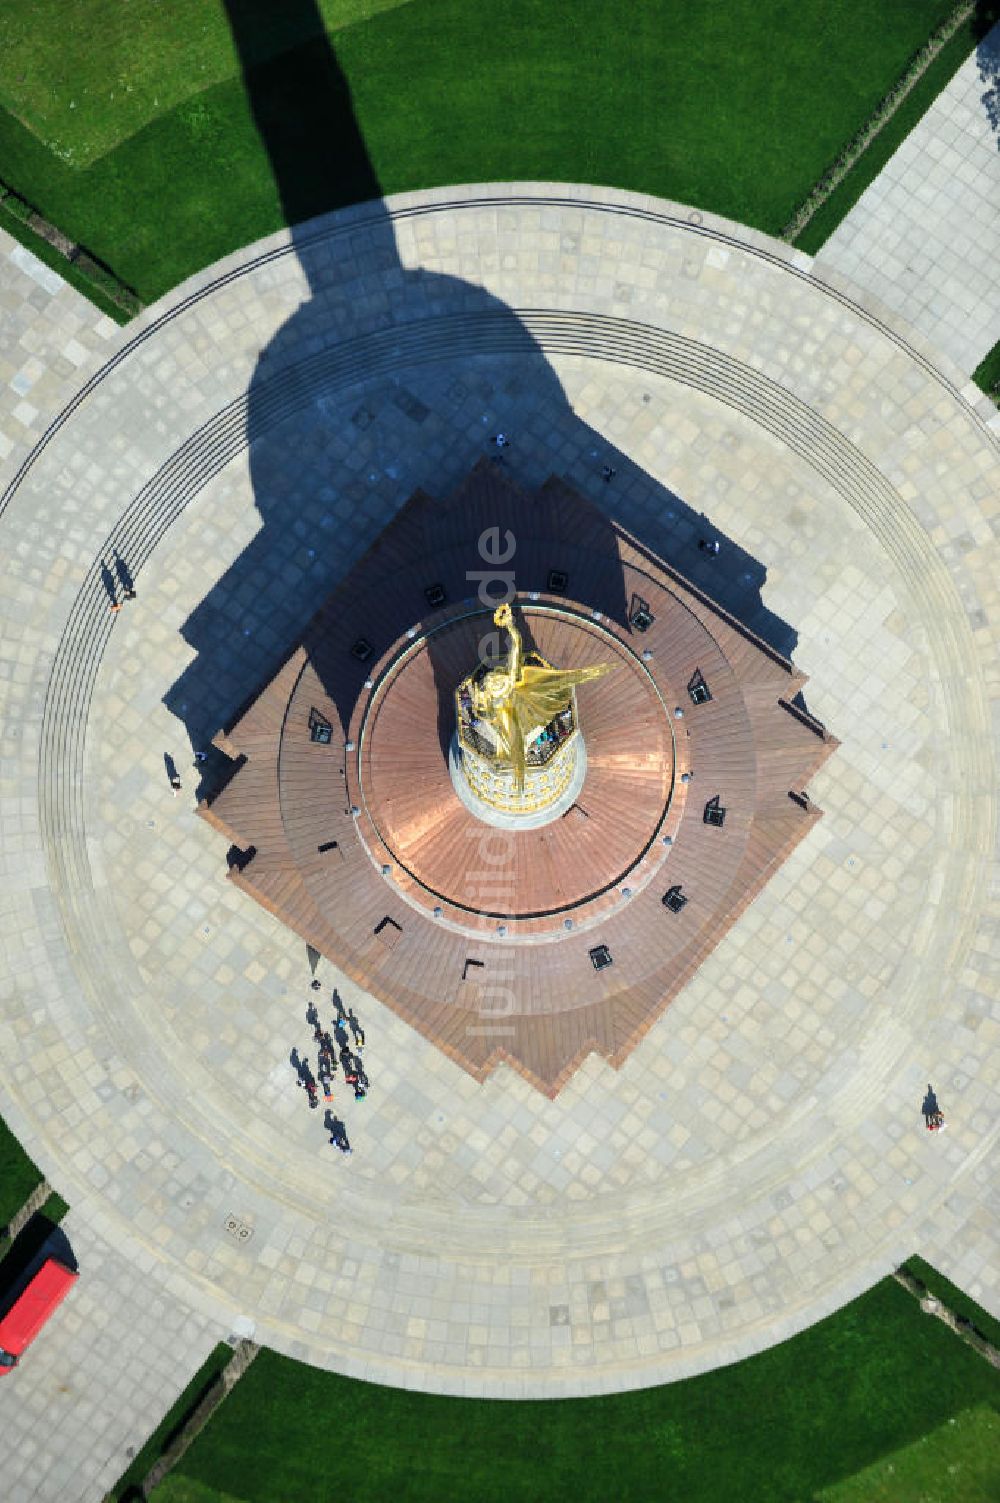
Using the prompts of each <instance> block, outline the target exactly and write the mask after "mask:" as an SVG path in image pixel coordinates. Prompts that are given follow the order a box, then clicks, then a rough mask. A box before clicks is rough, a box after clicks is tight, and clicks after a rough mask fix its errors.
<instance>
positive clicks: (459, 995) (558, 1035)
mask: <svg viewBox="0 0 1000 1503" xmlns="http://www.w3.org/2000/svg"><path fill="white" fill-rule="evenodd" d="M494 528H496V529H498V531H497V533H496V535H495V540H494V535H493V534H492V532H491V529H494ZM484 534H487V535H488V537H487V543H486V545H485V547H484V544H483V537H484ZM508 534H509V535H510V538H512V539H513V555H512V558H511V560H510V565H509V566H510V568H511V569H512V570H513V573H514V581H515V586H516V589H517V591H518V606H519V613H520V616H519V619H520V620H521V621H522V622H523V630H524V634H525V639H526V643H527V645H528V646H529V647H531V648H534V649H535V650H537V651H539V652H541V653H542V655H543V656H544V657H545V658H546V659H547V660H549V661H550V662H553V663H556V664H557V665H558V666H560V667H564V668H577V667H582V666H587V665H590V664H594V663H602V662H613V663H614V669H613V671H612V672H610V673H609V674H607V675H606V676H605V677H604V678H602V679H600V680H597V681H594V682H592V683H588V684H585V685H582V686H580V688H579V690H578V693H577V710H578V716H579V724H580V727H581V734H582V737H583V740H584V743H585V746H586V755H587V771H586V777H585V780H584V782H583V785H582V787H581V788H580V790H579V792H578V793H577V795H576V798H575V801H573V802H572V804H571V807H570V808H568V809H566V810H565V812H563V813H562V814H561V815H559V817H557V818H555V819H553V820H552V821H551V822H550V823H548V824H544V825H542V826H540V827H538V828H534V829H525V828H518V829H499V828H493V827H491V826H490V825H488V824H485V823H483V822H482V821H481V820H479V819H478V818H477V817H476V816H475V815H474V814H473V813H472V811H471V809H470V808H469V807H467V805H466V804H465V803H464V802H463V801H462V800H461V799H460V798H459V796H458V794H457V792H456V790H455V786H454V784H453V782H452V777H451V774H450V771H449V765H448V754H449V742H450V738H451V734H452V731H453V729H454V692H455V688H456V685H457V684H458V682H459V681H460V680H461V679H462V678H463V677H464V676H465V675H467V674H468V673H469V671H470V670H471V668H472V667H474V665H475V662H476V659H477V655H478V648H479V643H480V640H481V639H482V638H483V637H484V634H486V633H488V632H491V631H492V630H493V628H492V621H491V615H492V604H490V605H486V604H485V603H484V602H483V601H482V600H480V599H478V598H477V589H478V584H479V573H480V572H486V573H489V572H490V569H491V567H492V566H491V563H490V557H491V552H490V550H491V548H495V547H499V548H500V549H504V548H505V547H507V546H508ZM484 555H485V556H484ZM498 567H500V568H505V567H507V564H506V563H505V564H504V565H503V566H498ZM477 571H478V572H477ZM552 571H557V572H556V573H554V574H553V573H552ZM560 574H561V575H562V576H563V577H560ZM433 586H437V587H439V588H438V593H437V594H435V595H434V596H433V602H434V603H431V601H429V600H428V597H427V595H426V593H425V592H426V591H428V590H430V589H431V587H433ZM442 592H443V594H444V600H443V601H442V600H441V598H440V596H441V593H442ZM496 593H497V591H496V587H494V591H493V594H494V597H495V595H496ZM637 596H641V597H642V598H643V599H644V600H645V601H646V602H647V604H648V605H649V607H650V610H651V613H652V615H653V616H654V618H655V619H654V621H653V622H652V624H650V625H649V628H648V630H647V631H645V632H640V631H639V630H638V629H636V628H635V627H633V625H632V624H631V622H630V620H629V611H630V602H632V601H633V600H634V599H635V598H636V597H637ZM696 672H700V674H701V675H702V677H703V679H704V681H705V683H706V684H707V686H708V689H709V691H710V694H711V698H710V699H709V700H708V701H707V702H704V703H695V702H694V700H693V698H692V695H691V693H690V690H689V685H690V683H691V681H692V676H693V675H694V674H695V673H696ZM802 683H804V677H803V675H801V674H800V673H799V672H798V671H797V670H795V669H794V668H793V667H792V665H791V664H790V663H788V662H787V661H786V660H785V659H783V658H781V657H780V655H779V654H777V653H775V652H774V651H773V649H771V648H769V647H767V646H766V645H765V644H764V643H762V642H760V641H759V640H758V639H757V638H756V637H755V636H754V635H753V633H752V632H749V631H747V630H746V628H744V627H743V626H742V625H741V624H740V623H739V622H737V621H735V620H734V619H733V618H732V617H731V616H729V615H727V613H726V612H724V611H721V610H719V608H718V607H716V606H714V605H713V603H712V602H711V601H710V600H709V599H708V598H707V596H705V594H704V593H703V592H701V591H699V590H697V589H695V588H694V587H693V586H691V585H690V584H689V583H688V582H687V581H685V580H683V579H682V578H681V577H680V576H679V575H677V573H676V572H675V571H673V570H671V569H670V568H668V567H667V566H666V565H665V564H663V563H662V562H661V561H660V560H658V559H656V558H655V556H654V555H652V554H651V553H649V551H648V550H647V549H645V548H644V547H643V546H642V544H641V543H640V542H639V541H638V540H636V539H634V538H632V537H631V536H629V535H628V534H626V533H625V532H624V531H623V530H622V529H620V528H618V527H617V526H616V525H615V524H613V523H612V522H610V521H608V519H607V518H605V517H604V516H603V515H602V513H600V512H599V511H598V510H597V509H596V508H595V507H592V506H590V505H589V504H588V503H587V502H585V501H583V499H582V498H581V497H580V496H578V495H577V494H576V493H575V492H574V491H573V490H572V489H571V488H570V487H569V486H568V485H567V484H566V483H565V482H564V481H562V480H557V479H554V478H553V479H550V480H549V481H548V482H546V484H545V485H544V486H543V487H542V489H541V491H539V492H538V493H537V495H534V496H532V495H529V494H528V493H526V492H524V491H522V490H521V489H520V488H519V487H518V486H517V485H516V483H515V482H514V481H513V479H512V478H511V476H510V473H509V471H508V470H507V468H506V467H505V466H502V465H498V464H490V463H488V462H486V461H484V462H483V463H481V464H480V465H479V466H477V467H476V469H475V470H474V471H473V472H472V474H471V475H470V476H469V477H468V478H467V479H466V480H465V481H464V482H463V484H462V485H461V486H460V487H459V488H458V490H457V491H456V493H455V494H454V495H453V496H452V497H450V498H448V499H447V500H446V501H443V502H441V501H435V500H433V499H431V498H430V497H428V496H426V495H425V494H423V493H418V494H417V495H415V496H414V497H412V498H411V500H410V501H409V502H408V503H407V505H406V506H405V507H404V508H403V509H402V511H401V512H400V513H399V515H398V516H397V517H396V519H395V520H394V521H393V522H392V523H391V524H390V525H389V527H388V528H387V529H386V530H385V532H384V533H383V534H382V536H381V538H380V539H379V540H378V541H377V543H376V544H374V545H373V547H372V548H371V549H370V550H369V552H368V553H367V554H366V555H365V556H364V558H362V559H361V560H360V562H359V563H358V564H357V565H355V567H354V568H353V569H352V570H351V571H350V573H349V574H348V576H347V578H346V579H345V580H344V581H343V583H342V584H341V585H340V586H339V587H338V589H337V590H336V591H335V592H334V593H333V595H332V596H331V597H330V599H329V600H328V601H327V602H325V604H324V605H323V606H322V607H321V609H320V610H319V611H318V612H317V614H316V616H315V617H314V618H313V621H312V622H311V623H310V626H309V628H308V629H307V631H306V633H305V636H304V640H303V643H302V645H301V646H300V647H299V648H298V649H297V650H296V651H295V652H294V653H293V654H292V655H291V657H290V658H289V659H288V660H287V662H286V663H285V664H284V665H283V667H282V668H281V669H280V670H279V672H278V673H277V674H276V675H275V677H274V678H272V679H271V681H270V683H269V684H268V685H267V686H266V687H265V688H264V689H263V690H262V691H261V693H260V694H259V695H258V696H257V698H256V699H255V700H254V702H253V703H252V704H251V705H250V707H249V708H248V710H247V711H246V712H245V714H244V715H243V717H242V718H241V719H240V721H239V722H238V723H237V724H236V725H235V726H233V727H232V728H231V729H230V731H229V732H228V734H227V735H226V736H225V737H220V738H218V739H219V740H220V741H222V742H223V744H224V746H225V749H226V750H227V751H228V752H230V753H233V754H237V753H238V754H241V755H243V756H244V757H245V758H246V759H247V760H246V763H245V765H243V766H241V767H240V768H239V770H238V771H237V773H236V775H235V776H234V777H233V779H232V780H231V782H230V784H229V785H228V786H227V788H226V789H225V790H224V791H223V792H222V793H221V794H220V795H219V796H218V798H217V799H216V800H215V801H214V802H213V804H212V805H211V806H210V807H208V808H206V809H205V810H204V811H203V812H204V813H205V815H206V817H207V818H208V819H209V820H210V821H211V822H212V823H213V824H215V825H216V827H217V828H220V829H221V830H223V831H224V833H226V834H227V835H229V836H230V838H231V839H233V840H234V841H235V842H236V843H237V844H238V845H242V846H243V847H244V849H248V848H249V847H251V846H253V847H254V848H255V851H256V854H254V856H253V858H252V859H251V860H250V861H249V862H248V863H246V864H245V865H244V867H243V869H242V870H236V871H234V872H233V873H232V876H233V880H234V881H235V882H236V883H237V884H238V885H239V886H241V887H243V888H245V889H246V890H247V892H249V893H251V894H252V895H253V896H254V897H255V898H256V899H257V900H258V901H259V902H261V903H262V904H263V905H264V906H265V907H267V908H268V909H269V911H271V912H272V913H275V914H276V915H277V916H278V917H280V918H282V919H283V920H284V921H285V922H287V923H288V924H289V925H290V926H291V927H293V928H294V929H295V930H296V931H297V932H298V933H300V934H301V935H303V937H304V938H306V939H307V940H308V942H309V943H310V944H313V945H314V946H315V947H316V948H317V949H319V950H320V951H321V952H322V953H326V954H328V955H329V956H330V958H331V959H332V960H334V961H335V962H336V963H337V964H338V965H340V966H341V967H342V968H343V969H344V970H345V971H346V972H348V973H349V974H350V975H351V976H353V977H354V978H355V979H356V980H357V981H358V982H360V983H361V984H362V985H364V986H366V987H368V988H369V989H371V990H372V991H374V992H375V993H376V994H377V995H379V996H380V997H382V998H383V1000H385V1001H386V1002H387V1003H388V1004H389V1005H390V1006H391V1007H393V1008H395V1010H396V1011H397V1012H399V1014H400V1015H401V1016H402V1017H404V1018H406V1019H407V1020H408V1021H409V1022H410V1023H411V1024H412V1025H413V1026H414V1027H416V1028H418V1029H419V1030H420V1031H421V1032H422V1033H424V1034H425V1035H426V1036H427V1037H428V1038H431V1039H433V1040H434V1041H435V1042H436V1043H437V1044H438V1045H439V1047H441V1048H442V1049H443V1050H444V1051H445V1052H446V1053H447V1054H448V1055H449V1057H451V1058H452V1059H454V1060H455V1061H456V1062H457V1063H459V1064H461V1065H462V1066H464V1068H466V1069H467V1070H469V1071H470V1072H471V1073H472V1074H473V1075H474V1076H475V1077H476V1078H477V1079H483V1078H485V1076H486V1075H487V1074H488V1073H489V1072H490V1071H491V1070H492V1069H494V1068H495V1067H496V1065H497V1063H498V1062H500V1061H501V1060H503V1061H506V1062H509V1063H510V1064H512V1065H513V1066H514V1067H515V1068H516V1069H518V1070H519V1071H521V1073H522V1074H523V1075H524V1076H525V1078H526V1079H528V1080H530V1081H531V1082H532V1084H534V1085H535V1086H537V1087H538V1088H539V1089H540V1090H543V1091H545V1092H547V1093H548V1094H550V1095H554V1094H555V1093H556V1092H557V1091H558V1090H559V1089H560V1087H561V1086H562V1085H563V1084H564V1083H565V1081H566V1080H567V1079H568V1078H569V1075H570V1074H571V1073H572V1072H573V1070H574V1069H575V1068H576V1067H577V1066H578V1064H579V1063H580V1061H581V1059H582V1058H583V1057H584V1056H585V1055H586V1054H587V1053H588V1052H590V1051H591V1050H594V1049H596V1050H598V1051H600V1052H601V1053H602V1054H604V1055H605V1056H606V1057H607V1058H608V1059H609V1060H610V1061H611V1063H612V1064H614V1065H616V1066H618V1065H620V1064H621V1063H622V1061H623V1060H624V1058H625V1057H626V1056H627V1054H628V1052H629V1050H630V1049H632V1048H634V1047H635V1045H636V1043H637V1042H638V1041H639V1040H640V1039H641V1038H642V1037H643V1036H644V1035H645V1033H646V1032H647V1031H648V1029H649V1027H650V1026H651V1024H652V1022H653V1021H654V1020H655V1018H656V1017H658V1016H659V1014H660V1013H661V1012H662V1010H663V1008H664V1007H665V1006H666V1005H667V1003H668V1002H669V1001H670V999H671V998H672V997H673V996H675V995H676V994H677V992H678V991H679V990H680V989H681V987H682V986H683V985H684V984H685V982H686V981H687V980H688V979H689V977H690V976H691V975H692V974H693V972H694V970H696V969H697V966H698V965H699V964H700V963H701V960H702V959H703V958H704V956H705V955H706V954H707V953H708V952H709V950H711V949H712V948H713V947H714V945H716V944H717V943H718V942H719V939H720V938H721V937H722V935H723V934H724V933H725V932H726V930H727V928H728V927H729V926H730V925H731V924H732V923H733V922H734V921H735V919H736V917H737V916H738V915H739V913H740V912H742V910H743V908H745V907H746V905H747V904H748V903H749V902H750V901H752V899H753V897H754V896H755V895H756V893H757V892H758V891H759V890H760V886H761V885H762V883H763V882H764V881H766V879H767V876H768V875H769V873H770V872H771V871H772V870H773V869H774V868H775V866H776V865H777V864H778V863H779V862H780V861H781V860H782V859H784V857H785V856H786V855H787V853H788V852H789V851H790V850H791V849H792V848H793V846H794V845H795V844H796V843H797V841H798V840H800V839H801V838H802V837H803V835H804V834H805V833H806V832H807V830H808V829H809V828H810V827H811V825H812V823H813V822H814V821H815V819H816V818H818V816H819V811H818V810H816V809H815V807H814V806H813V805H811V804H810V803H809V802H808V800H804V799H802V798H801V797H799V795H800V794H801V791H802V789H803V787H804V786H805V784H806V782H807V780H808V777H809V775H810V774H811V772H813V771H814V770H815V769H816V768H817V767H818V766H819V765H820V763H821V762H822V761H823V760H824V758H825V757H826V756H828V755H829V754H830V752H831V750H832V749H833V747H834V746H835V745H836V743H835V742H834V740H833V738H831V737H829V736H827V734H826V733H825V731H824V730H823V728H822V727H821V726H818V725H817V723H816V722H814V721H812V720H811V719H810V718H809V717H808V715H805V714H803V713H800V712H799V711H798V709H797V708H795V707H792V706H790V704H789V702H790V700H791V698H792V697H793V696H794V695H795V694H796V693H797V692H798V689H799V688H800V687H801V685H802ZM781 701H785V704H784V705H782V704H781V703H780V702H781ZM316 716H319V717H320V718H321V719H323V720H325V722H326V723H327V724H328V725H329V727H330V738H329V741H328V742H325V743H324V741H323V739H322V738H320V739H319V740H316V739H313V735H312V732H311V730H310V721H311V720H314V719H315V717H316ZM791 795H794V796H791ZM713 800H717V804H712V805H711V806H710V808H709V809H708V811H707V812H708V814H709V815H712V816H713V817H717V816H718V812H719V810H721V811H722V820H723V823H722V824H721V826H719V825H718V824H713V823H710V822H706V805H710V801H713ZM670 889H678V890H679V897H678V898H677V899H674V900H673V901H675V904H676V905H677V906H678V909H679V911H677V912H672V911H670V909H669V908H667V907H665V906H664V903H663V901H662V899H663V897H664V895H665V894H666V893H667V892H668V890H670ZM601 946H605V947H606V949H607V954H608V956H609V963H608V964H607V965H605V966H603V968H601V969H598V968H597V967H595V964H594V962H593V960H592V958H591V952H592V951H593V952H595V954H596V953H597V949H598V947H601ZM597 958H598V959H600V955H598V957H597ZM471 962H479V964H474V963H471Z"/></svg>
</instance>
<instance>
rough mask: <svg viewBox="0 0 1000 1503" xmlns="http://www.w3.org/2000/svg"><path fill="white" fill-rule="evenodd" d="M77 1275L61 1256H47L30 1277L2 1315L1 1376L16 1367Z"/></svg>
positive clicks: (0, 1318) (74, 1281)
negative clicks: (63, 1261)
mask: <svg viewBox="0 0 1000 1503" xmlns="http://www.w3.org/2000/svg"><path fill="white" fill-rule="evenodd" d="M78 1278H79V1274H77V1273H74V1272H73V1270H72V1269H71V1268H67V1267H66V1265H65V1263H60V1262H59V1260H58V1258H46V1259H45V1262H44V1263H43V1264H42V1266H41V1268H39V1270H38V1272H37V1273H35V1274H33V1275H32V1276H31V1278H30V1279H29V1280H28V1282H27V1284H26V1285H25V1286H24V1288H23V1289H22V1290H21V1293H20V1294H19V1295H18V1296H17V1298H16V1299H15V1301H14V1303H13V1304H12V1305H11V1307H10V1309H9V1310H8V1311H7V1313H6V1314H5V1315H3V1316H0V1378H2V1377H3V1376H4V1375H5V1374H6V1373H9V1372H10V1371H11V1369H12V1368H15V1367H16V1366H17V1364H18V1362H19V1361H20V1360H21V1356H22V1354H23V1353H24V1352H25V1351H27V1349H28V1347H29V1346H30V1345H31V1343H32V1342H33V1341H34V1339H35V1337H36V1336H37V1335H38V1333H39V1331H40V1330H41V1329H42V1326H43V1325H44V1324H45V1322H46V1321H47V1320H48V1318H49V1316H50V1315H51V1314H52V1312H53V1310H54V1309H55V1308H56V1306H57V1305H58V1304H60V1303H61V1302H62V1300H63V1299H64V1298H65V1297H66V1295H67V1294H68V1293H69V1291H70V1289H71V1288H72V1286H73V1285H74V1284H75V1283H76V1281H77V1279H78Z"/></svg>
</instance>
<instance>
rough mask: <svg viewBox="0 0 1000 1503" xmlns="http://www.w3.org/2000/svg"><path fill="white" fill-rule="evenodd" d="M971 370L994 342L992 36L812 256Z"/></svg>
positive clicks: (996, 97) (999, 151) (998, 335)
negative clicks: (876, 300)
mask: <svg viewBox="0 0 1000 1503" xmlns="http://www.w3.org/2000/svg"><path fill="white" fill-rule="evenodd" d="M816 264H817V270H818V272H819V274H820V275H822V276H826V275H828V274H832V273H836V274H839V275H842V276H844V277H845V278H847V279H848V280H849V281H850V282H851V283H852V284H853V285H854V286H855V287H859V288H864V289H865V291H866V292H867V293H869V294H870V295H871V296H872V297H874V298H877V299H878V301H879V303H881V304H882V305H883V306H884V308H885V309H886V310H888V312H889V314H890V317H891V318H895V319H899V320H902V321H904V322H905V323H906V324H908V325H911V326H912V327H913V328H914V329H917V330H919V332H920V333H921V334H922V335H923V336H924V337H925V338H926V339H928V340H929V341H930V342H931V344H932V345H934V346H935V347H936V348H937V349H939V350H942V351H945V352H946V353H947V354H948V355H949V356H950V358H951V359H952V360H953V361H954V362H955V363H956V365H958V366H959V367H960V368H961V369H962V370H964V371H965V372H967V373H968V372H971V371H973V370H975V368H976V366H977V365H978V364H979V362H980V360H981V359H982V358H983V356H984V355H985V354H986V353H987V352H988V351H989V350H991V349H992V348H993V346H994V345H995V344H996V343H997V341H998V340H1000V26H995V27H994V28H993V30H992V31H991V32H990V33H989V34H988V36H986V37H985V38H984V40H983V41H982V42H981V43H980V45H979V46H978V47H977V49H976V51H975V52H974V53H973V54H972V56H970V57H969V58H968V59H967V60H966V62H964V63H963V64H962V66H961V68H959V70H958V72H957V73H956V74H955V77H954V78H953V79H952V80H951V82H950V83H949V84H948V86H947V88H945V89H944V90H942V92H941V93H940V94H939V95H938V97H937V99H936V100H935V101H934V103H933V104H932V105H931V107H930V109H929V110H928V111H927V113H926V115H924V117H923V119H922V120H921V121H919V123H918V124H917V125H916V126H915V127H914V129H913V130H912V131H911V132H910V134H909V135H908V136H907V137H906V139H905V140H904V141H903V143H902V145H901V146H900V147H899V149H898V150H897V151H896V152H895V153H894V155H893V156H892V157H891V158H890V159H889V161H888V162H887V163H886V166H885V167H884V168H883V170H882V171H881V172H880V173H879V175H878V177H877V178H876V179H875V181H874V182H873V183H871V184H870V186H869V187H868V188H867V189H866V190H865V192H864V193H863V194H862V195H861V197H860V199H859V200H858V202H857V203H856V204H855V206H854V208H853V209H852V210H851V212H850V213H849V214H848V215H847V216H846V218H845V219H844V220H842V222H841V223H840V224H839V225H838V226H837V228H836V230H834V232H833V234H832V235H831V236H830V238H829V240H828V241H827V242H826V244H825V245H824V246H823V248H822V250H821V251H820V252H819V255H818V256H817V261H816Z"/></svg>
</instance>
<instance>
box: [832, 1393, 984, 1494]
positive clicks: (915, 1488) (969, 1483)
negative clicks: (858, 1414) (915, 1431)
mask: <svg viewBox="0 0 1000 1503" xmlns="http://www.w3.org/2000/svg"><path fill="white" fill-rule="evenodd" d="M998 1498H1000V1414H997V1412H996V1410H995V1409H991V1408H989V1407H988V1406H987V1405H985V1404H980V1405H979V1406H978V1407H977V1408H975V1409H970V1410H968V1411H967V1412H966V1413H965V1414H959V1415H957V1416H954V1417H953V1418H951V1419H950V1420H949V1421H948V1423H947V1424H946V1425H942V1426H941V1427H940V1428H939V1429H937V1430H932V1431H931V1433H930V1434H929V1435H922V1436H921V1437H920V1439H919V1440H915V1441H913V1442H912V1443H911V1444H910V1445H908V1446H903V1448H902V1449H901V1450H899V1451H893V1452H892V1453H891V1455H889V1456H885V1457H883V1458H882V1460H881V1461H877V1462H876V1463H875V1465H874V1466H870V1467H865V1469H864V1471H863V1472H859V1473H858V1474H857V1475H856V1476H854V1477H849V1478H848V1479H847V1480H846V1481H845V1482H841V1483H838V1484H837V1485H836V1486H835V1487H831V1488H827V1489H825V1490H824V1491H823V1492H822V1493H820V1494H819V1499H818V1503H997V1499H998Z"/></svg>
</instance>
